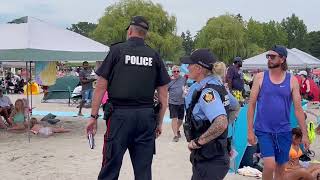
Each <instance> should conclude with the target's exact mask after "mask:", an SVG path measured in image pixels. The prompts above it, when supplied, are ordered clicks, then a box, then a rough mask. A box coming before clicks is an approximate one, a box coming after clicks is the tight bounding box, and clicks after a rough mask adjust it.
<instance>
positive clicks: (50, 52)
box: [0, 17, 109, 142]
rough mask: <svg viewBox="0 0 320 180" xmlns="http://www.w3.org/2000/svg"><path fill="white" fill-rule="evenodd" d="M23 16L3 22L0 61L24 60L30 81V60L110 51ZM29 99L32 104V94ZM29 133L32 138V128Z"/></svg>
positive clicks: (84, 56) (86, 57)
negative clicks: (7, 22)
mask: <svg viewBox="0 0 320 180" xmlns="http://www.w3.org/2000/svg"><path fill="white" fill-rule="evenodd" d="M20 20H21V21H22V23H20V24H1V25H0V61H2V62H8V61H24V62H25V65H26V69H27V71H28V68H29V71H30V73H29V74H30V77H29V81H30V82H31V77H32V76H31V66H32V65H31V64H32V63H31V62H34V61H59V60H67V61H79V60H81V61H83V60H92V61H102V60H103V59H104V58H105V56H106V55H107V53H108V51H109V47H108V46H105V45H103V44H101V43H99V42H96V41H94V40H92V39H89V38H87V37H84V36H82V35H80V34H77V33H75V32H72V31H69V30H67V29H63V28H58V27H56V26H54V25H51V24H48V23H46V22H44V21H42V20H39V19H36V18H32V17H23V18H20ZM28 62H29V65H28ZM28 87H29V86H27V99H28V101H29V95H30V94H29V90H28ZM30 103H31V104H30V107H31V108H32V96H31V101H30ZM28 119H30V116H29V114H28ZM29 128H30V127H29ZM28 132H29V131H28ZM28 137H29V142H30V132H29V136H28Z"/></svg>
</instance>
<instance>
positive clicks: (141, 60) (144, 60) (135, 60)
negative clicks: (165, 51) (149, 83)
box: [125, 55, 152, 66]
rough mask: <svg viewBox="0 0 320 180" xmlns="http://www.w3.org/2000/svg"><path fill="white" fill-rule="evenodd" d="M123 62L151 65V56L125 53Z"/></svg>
mask: <svg viewBox="0 0 320 180" xmlns="http://www.w3.org/2000/svg"><path fill="white" fill-rule="evenodd" d="M125 64H132V65H139V66H152V58H151V57H140V56H130V55H126V56H125Z"/></svg>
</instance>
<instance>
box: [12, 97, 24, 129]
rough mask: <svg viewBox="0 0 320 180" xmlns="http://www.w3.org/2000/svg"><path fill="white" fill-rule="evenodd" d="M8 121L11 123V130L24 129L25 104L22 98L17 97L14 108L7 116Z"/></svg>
mask: <svg viewBox="0 0 320 180" xmlns="http://www.w3.org/2000/svg"><path fill="white" fill-rule="evenodd" d="M9 122H10V124H12V127H11V128H9V129H11V130H20V129H24V128H25V126H26V125H27V124H26V114H25V106H24V102H23V100H22V99H17V100H16V102H15V103H14V109H13V111H12V113H11V114H10V117H9Z"/></svg>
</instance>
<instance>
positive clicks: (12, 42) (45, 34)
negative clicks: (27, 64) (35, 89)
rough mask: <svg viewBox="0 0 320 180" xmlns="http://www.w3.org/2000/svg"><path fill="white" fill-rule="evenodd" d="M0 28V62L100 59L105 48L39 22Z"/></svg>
mask: <svg viewBox="0 0 320 180" xmlns="http://www.w3.org/2000/svg"><path fill="white" fill-rule="evenodd" d="M23 21H24V22H25V23H21V24H1V25H0V40H1V41H0V61H57V60H68V61H72V60H78V61H79V60H95V61H96V60H100V61H101V60H103V59H104V57H105V56H106V54H107V52H108V51H109V47H108V46H105V45H103V44H101V43H99V42H96V41H94V40H92V39H89V38H87V37H84V36H82V35H80V34H77V33H75V32H72V31H69V30H67V29H63V28H58V27H56V26H54V25H51V24H48V23H46V22H44V21H42V20H39V19H36V18H32V17H23Z"/></svg>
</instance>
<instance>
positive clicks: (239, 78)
mask: <svg viewBox="0 0 320 180" xmlns="http://www.w3.org/2000/svg"><path fill="white" fill-rule="evenodd" d="M227 78H228V79H231V80H232V90H239V91H242V90H244V80H243V72H242V70H241V69H238V68H237V67H236V66H235V65H233V66H231V67H229V69H228V72H227Z"/></svg>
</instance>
